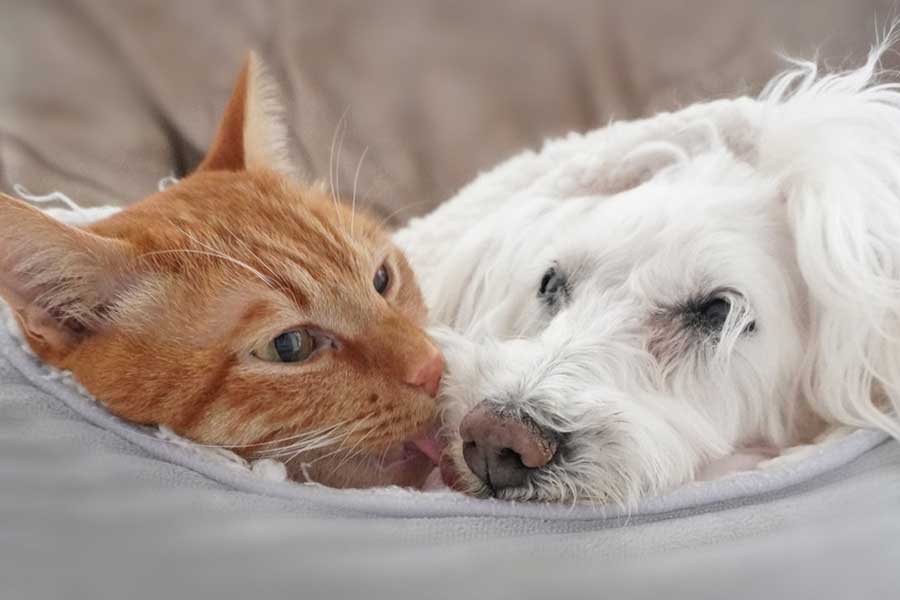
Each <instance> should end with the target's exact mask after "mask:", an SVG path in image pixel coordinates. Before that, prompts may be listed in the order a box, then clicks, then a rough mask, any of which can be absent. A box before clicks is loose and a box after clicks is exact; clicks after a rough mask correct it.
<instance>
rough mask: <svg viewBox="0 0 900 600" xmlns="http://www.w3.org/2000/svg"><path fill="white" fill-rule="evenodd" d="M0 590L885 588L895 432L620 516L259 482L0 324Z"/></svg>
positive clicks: (388, 592) (277, 592)
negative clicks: (177, 441)
mask: <svg viewBox="0 0 900 600" xmlns="http://www.w3.org/2000/svg"><path fill="white" fill-rule="evenodd" d="M0 481H2V485H0V597H3V598H45V597H46V598H145V597H146V598H163V597H188V595H190V597H193V598H206V597H237V598H249V597H253V598H268V597H299V598H307V597H308V598H317V597H324V596H329V597H353V596H356V597H366V598H379V597H385V598H405V597H410V598H413V597H418V598H423V597H425V598H432V597H434V598H442V597H447V598H451V597H452V598H466V597H515V598H521V597H546V596H548V595H551V594H552V595H557V596H559V597H562V598H570V597H646V598H657V597H661V596H663V595H665V596H666V597H669V598H707V597H708V598H721V597H725V596H726V595H727V596H728V597H731V598H760V597H766V598H770V597H794V598H804V597H809V598H867V597H871V598H889V597H896V594H897V591H898V590H900V569H898V568H897V567H898V565H900V444H897V443H896V442H894V441H885V439H884V436H882V435H880V434H878V433H875V432H858V433H856V434H853V435H852V436H850V437H849V438H846V439H845V440H843V441H841V442H838V443H837V444H835V445H833V446H831V447H829V448H826V449H823V450H822V451H821V452H819V453H818V454H817V455H815V456H813V457H811V458H810V459H808V460H806V461H804V462H802V463H799V464H796V465H792V466H788V467H786V468H783V469H777V470H773V471H767V472H762V473H748V474H744V475H738V476H735V477H732V478H729V479H724V480H720V481H717V482H706V483H698V484H692V485H690V486H687V487H686V488H683V489H681V490H677V491H675V492H674V493H673V494H671V495H669V496H667V497H664V498H658V499H653V500H650V501H648V502H646V503H644V504H643V505H641V506H640V507H638V508H637V509H636V510H634V511H633V512H632V513H630V514H624V513H621V512H619V511H615V510H605V511H604V510H602V509H595V508H591V507H588V506H578V507H567V506H542V505H532V504H509V503H501V502H496V501H480V500H473V499H468V498H464V497H462V496H459V495H456V494H452V493H449V492H445V493H419V492H410V491H404V490H399V489H387V490H376V491H368V492H367V491H343V492H342V491H336V490H329V489H326V488H322V487H319V486H310V485H298V484H292V483H286V482H272V481H267V480H264V479H260V478H258V477H256V476H254V475H252V474H250V473H249V472H246V471H243V470H240V469H235V468H232V467H230V466H227V465H225V464H223V463H221V462H218V461H215V460H211V459H210V458H209V457H207V456H206V455H204V454H201V453H197V452H196V451H194V450H191V449H187V448H183V447H181V446H176V445H173V444H171V443H168V442H165V441H163V440H160V439H158V438H156V437H153V436H152V435H149V434H148V433H147V432H146V431H144V430H141V429H139V428H136V427H133V426H131V425H129V424H127V423H124V422H121V421H119V420H117V419H115V418H114V417H112V416H111V415H110V414H108V413H107V412H106V411H104V410H103V409H102V408H101V407H100V406H98V405H97V404H95V403H94V402H93V401H92V400H91V399H89V398H88V397H86V396H84V395H82V394H79V393H77V392H76V391H74V390H73V389H72V388H71V387H70V386H69V385H67V384H65V382H64V380H63V379H61V378H60V377H59V375H58V374H54V373H51V372H50V371H49V370H48V369H47V368H46V367H44V366H43V365H41V364H40V363H39V362H37V361H36V359H34V358H33V357H32V356H31V355H29V354H28V353H26V352H25V351H24V350H23V348H22V347H21V344H20V342H19V341H18V340H16V339H14V338H12V337H10V334H9V332H8V331H7V330H6V328H5V327H2V328H0Z"/></svg>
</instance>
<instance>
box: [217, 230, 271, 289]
mask: <svg viewBox="0 0 900 600" xmlns="http://www.w3.org/2000/svg"><path fill="white" fill-rule="evenodd" d="M221 226H222V228H223V229H224V230H225V231H226V232H227V233H228V235H230V236H231V239H232V240H234V241H235V242H236V243H237V244H238V245H240V246H241V248H243V249H244V251H245V252H246V253H247V254H249V255H250V256H252V257H253V258H255V259H256V261H257V262H258V263H259V265H260V266H261V267H262V268H263V269H265V270H266V271H268V272H269V274H270V275H271V276H272V277H273V278H277V277H278V272H277V271H276V270H275V269H274V268H273V267H272V266H271V265H270V264H268V263H267V262H266V261H264V260H263V259H262V257H261V256H260V255H259V254H257V253H256V252H254V251H253V248H251V247H250V244H248V243H247V242H246V241H245V240H243V239H241V238H240V237H239V236H237V235H236V234H235V233H234V232H233V231H232V230H231V228H230V227H228V225H226V224H225V223H222V225H221Z"/></svg>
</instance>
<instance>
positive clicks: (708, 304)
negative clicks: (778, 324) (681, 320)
mask: <svg viewBox="0 0 900 600" xmlns="http://www.w3.org/2000/svg"><path fill="white" fill-rule="evenodd" d="M731 309H732V305H731V300H729V299H728V298H725V297H722V296H713V297H711V298H707V299H706V300H703V301H700V302H698V303H697V304H696V305H695V306H694V308H693V309H692V310H691V311H690V317H689V318H690V323H691V325H692V326H693V327H695V328H696V329H699V330H700V331H702V332H703V333H705V334H708V335H716V334H719V333H721V332H722V330H723V329H725V323H727V322H728V317H729V315H731ZM755 329H756V322H755V321H751V322H750V323H748V324H747V326H746V327H745V328H744V331H743V333H752V332H753V331H754V330H755Z"/></svg>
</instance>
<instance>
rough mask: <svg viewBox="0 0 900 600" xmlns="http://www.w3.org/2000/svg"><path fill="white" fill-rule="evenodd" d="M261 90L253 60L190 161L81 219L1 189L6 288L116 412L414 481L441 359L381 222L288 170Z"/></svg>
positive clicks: (353, 472) (358, 480)
mask: <svg viewBox="0 0 900 600" xmlns="http://www.w3.org/2000/svg"><path fill="white" fill-rule="evenodd" d="M270 86H271V83H270V82H269V81H268V80H267V79H266V78H265V75H264V73H263V70H262V67H261V65H260V63H259V61H258V59H256V58H255V56H254V55H250V57H249V59H248V61H247V64H246V65H245V67H244V69H243V71H242V72H241V75H240V77H239V80H238V84H237V86H236V88H235V91H234V94H233V95H232V98H231V100H230V101H229V104H228V107H227V108H226V112H225V115H224V118H223V120H222V122H221V125H220V126H219V131H218V134H217V137H216V139H215V142H214V143H213V146H212V148H211V149H210V151H209V153H208V155H207V156H206V158H205V159H204V160H203V162H202V164H201V165H200V167H199V168H198V170H197V171H196V172H195V173H193V174H192V175H190V176H189V177H187V178H185V179H183V180H182V181H180V182H179V183H177V184H176V185H174V186H173V187H170V188H168V189H166V190H164V191H161V192H159V193H157V194H154V195H152V196H150V197H148V198H146V199H145V200H143V201H141V202H139V203H137V204H134V205H133V206H131V207H129V208H127V209H126V210H124V211H122V212H120V213H117V214H115V215H113V216H112V217H110V218H108V219H105V220H103V221H100V222H97V223H96V224H93V225H91V226H89V227H87V228H85V229H76V228H73V227H70V226H67V225H63V224H61V223H59V222H56V221H54V220H52V219H50V218H49V217H47V216H45V215H44V214H43V213H41V212H40V211H38V210H36V209H34V208H32V207H30V206H29V205H26V204H24V203H22V202H20V201H18V200H14V199H12V198H10V197H8V196H2V195H0V295H2V297H3V298H4V299H5V300H6V302H7V303H8V304H9V305H10V307H11V308H12V310H13V311H14V313H15V315H16V317H17V319H18V322H19V325H20V327H21V329H22V331H23V333H24V335H25V336H26V339H27V341H28V343H29V344H30V346H31V348H32V349H33V350H34V351H35V352H36V353H37V354H38V356H40V357H41V358H42V359H43V360H44V361H46V362H47V363H49V364H51V365H53V366H56V367H58V368H60V369H66V370H69V371H71V372H72V373H73V374H74V375H75V377H76V378H77V379H78V381H79V382H81V383H82V384H83V385H84V386H85V387H86V388H87V389H88V390H89V391H90V392H91V393H92V394H93V395H94V396H96V397H97V398H98V399H99V400H100V401H101V402H103V403H104V404H105V405H106V406H107V407H108V408H109V410H111V411H112V412H113V413H115V414H117V415H119V416H121V417H123V418H125V419H129V420H131V421H134V422H136V423H142V424H162V425H166V426H168V427H170V428H171V429H173V430H174V431H175V432H176V433H178V434H181V435H183V436H186V437H189V438H191V439H193V440H195V441H198V442H201V443H205V444H219V445H224V446H228V447H232V448H234V449H235V450H236V451H237V452H238V453H239V454H241V455H243V456H245V457H248V458H253V457H258V456H277V457H279V458H281V459H282V460H283V461H284V462H286V463H287V464H288V471H289V473H290V474H291V476H293V477H295V478H298V479H300V478H302V477H304V476H308V477H310V478H312V479H314V480H316V481H319V482H322V483H325V484H327V485H333V486H352V487H363V486H372V485H381V484H399V485H419V484H421V483H422V482H423V480H424V478H425V476H426V475H427V473H428V472H429V471H430V469H431V467H432V462H431V460H429V459H428V458H426V456H425V454H424V453H428V450H429V444H428V442H427V438H426V436H427V435H428V434H429V431H430V428H431V426H432V420H433V418H434V413H435V403H434V396H435V395H436V393H437V387H438V383H439V380H440V377H441V372H442V369H443V361H442V358H441V355H440V353H439V352H438V350H437V349H436V348H435V346H434V345H433V344H432V343H431V341H429V339H428V338H427V337H426V335H425V334H424V332H423V331H422V328H421V326H422V324H423V321H424V319H425V307H424V304H423V302H422V298H421V296H420V293H419V290H418V288H417V286H416V283H415V281H414V279H413V274H412V272H411V271H410V268H409V266H408V264H407V262H406V260H405V258H404V257H403V255H402V254H401V253H400V251H399V250H398V249H397V248H396V247H394V245H393V244H392V243H391V241H390V238H389V237H388V234H387V233H386V232H385V231H383V230H382V229H381V228H380V227H379V226H377V225H375V224H373V222H372V221H370V220H369V219H367V218H366V217H365V216H363V215H361V214H355V215H352V214H350V212H349V211H347V210H346V209H344V208H343V207H341V206H338V205H337V204H336V203H334V202H332V200H331V198H330V197H328V196H326V194H325V193H324V192H323V191H322V190H321V189H319V188H317V187H306V186H301V185H299V184H297V183H295V181H294V180H292V179H291V178H290V177H288V176H287V175H286V173H287V172H288V165H287V161H286V158H285V152H284V148H285V132H284V129H283V128H282V126H281V125H280V121H279V120H278V119H277V118H276V117H277V115H276V114H274V113H275V112H276V111H277V108H278V107H277V105H276V103H275V102H274V100H273V96H272V91H271V87H270ZM416 445H417V446H418V447H419V448H421V449H422V450H421V451H415V449H414V448H415V446H416ZM423 452H424V453H423Z"/></svg>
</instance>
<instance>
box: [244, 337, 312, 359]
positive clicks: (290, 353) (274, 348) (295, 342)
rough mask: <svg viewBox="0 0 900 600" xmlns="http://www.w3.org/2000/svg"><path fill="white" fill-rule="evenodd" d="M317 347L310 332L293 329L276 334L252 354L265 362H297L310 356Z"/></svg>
mask: <svg viewBox="0 0 900 600" xmlns="http://www.w3.org/2000/svg"><path fill="white" fill-rule="evenodd" d="M317 347H318V343H317V341H316V338H315V337H314V336H313V335H312V334H310V333H309V332H308V331H307V330H305V329H295V330H293V331H285V332H284V333H282V334H281V335H278V336H276V337H275V338H273V339H272V340H270V341H269V342H268V343H267V344H265V345H264V346H262V347H261V348H258V349H257V350H255V351H254V352H253V355H254V356H256V357H257V358H258V359H260V360H265V361H267V362H281V363H298V362H303V361H305V360H307V359H308V358H309V357H310V356H312V354H313V352H315V351H316V348H317Z"/></svg>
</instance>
